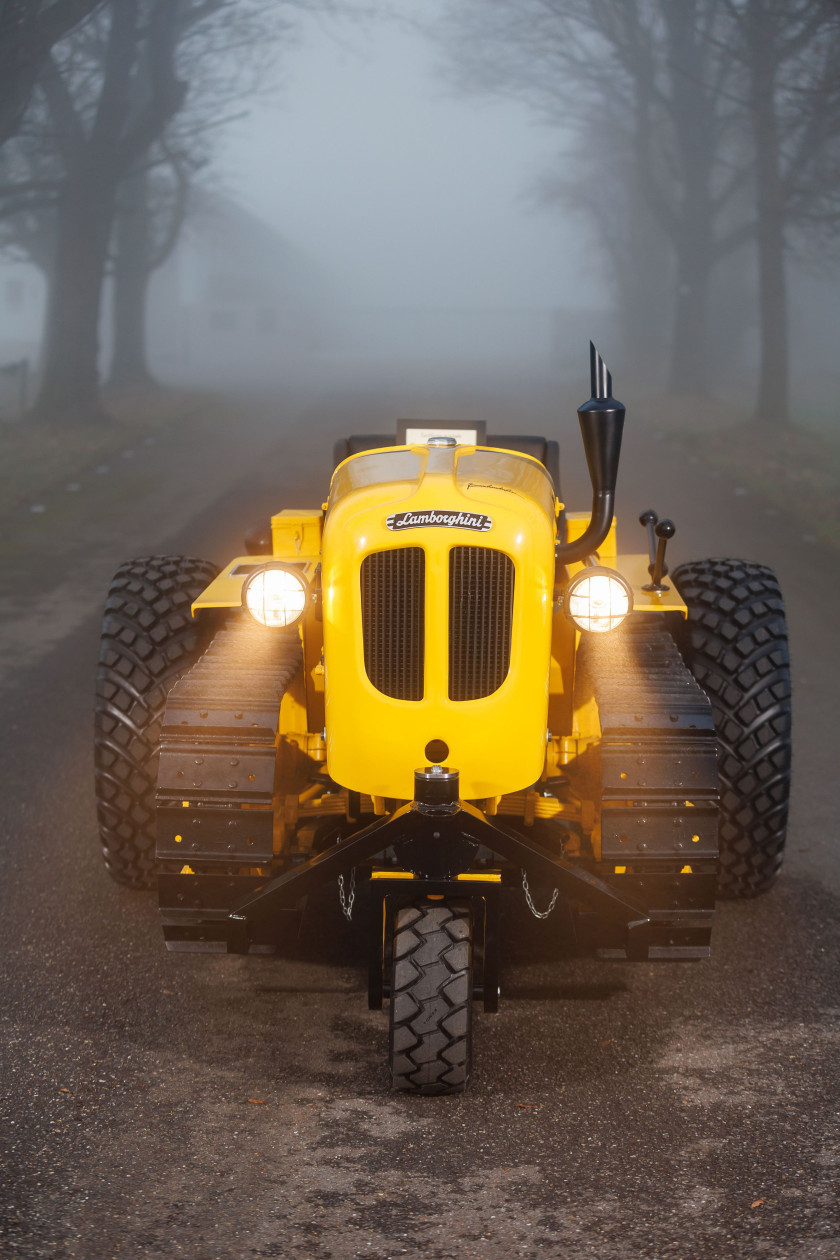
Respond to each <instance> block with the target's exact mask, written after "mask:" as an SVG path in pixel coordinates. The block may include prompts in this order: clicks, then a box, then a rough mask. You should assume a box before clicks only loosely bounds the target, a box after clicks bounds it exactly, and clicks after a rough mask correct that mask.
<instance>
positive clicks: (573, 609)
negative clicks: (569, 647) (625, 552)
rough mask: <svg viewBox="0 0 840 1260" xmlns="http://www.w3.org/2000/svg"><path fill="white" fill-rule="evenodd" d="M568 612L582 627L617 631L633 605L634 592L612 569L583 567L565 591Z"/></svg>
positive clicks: (596, 630)
mask: <svg viewBox="0 0 840 1260" xmlns="http://www.w3.org/2000/svg"><path fill="white" fill-rule="evenodd" d="M565 602H566V612H567V613H568V615H569V616H570V617H571V619H572V621H573V622H574V623H575V625H576V626H579V627H580V629H581V630H591V631H594V632H595V633H596V634H597V633H602V632H603V631H605V630H615V629H616V627H617V626H620V625H621V623H622V621H623V620H624V618H625V617H626V616H627V614H628V613H629V612H630V611H631V609H632V608H633V592H632V591H631V590H630V587H629V586H628V584H627V583H626V582H625V580H624V578H623V577H621V575H620V574H619V573H616V572H615V571H614V570H612V569H583V570H582V572H580V573H577V574H575V576H574V577H573V578H572V580H571V582H570V583H569V586H568V588H567V591H566V601H565Z"/></svg>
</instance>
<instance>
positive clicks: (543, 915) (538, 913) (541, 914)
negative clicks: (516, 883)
mask: <svg viewBox="0 0 840 1260" xmlns="http://www.w3.org/2000/svg"><path fill="white" fill-rule="evenodd" d="M522 890H523V892H524V893H525V900H526V901H527V903H528V909H529V910H530V911H531V914H532V915H533V916H534V918H535V919H547V918H548V916H549V915H550V914H551V912H552V910H553V909H554V907H555V906H556V905H557V898H558V896H559V893H560V889H559V888H555V889H554V892H553V893H552V894H551V901H550V902H549V903H548V909H547V910H538V909H537V907H536V906H535V905H534V900H533V898H532V896H531V889H530V888H529V887H528V876H527V875H526V874H525V872H524V871H523V872H522Z"/></svg>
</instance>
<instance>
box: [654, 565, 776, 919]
mask: <svg viewBox="0 0 840 1260" xmlns="http://www.w3.org/2000/svg"><path fill="white" fill-rule="evenodd" d="M673 577H674V583H675V585H676V587H677V589H678V590H679V592H680V595H681V596H682V598H683V599H684V600H685V603H686V606H687V608H688V621H687V624H686V626H685V629H684V632H683V636H682V642H681V644H680V646H681V648H682V653H683V657H684V659H685V662H686V664H687V665H688V667H689V669H690V670H691V672H692V674H693V675H694V677H695V678H696V679H697V681H698V682H699V684H700V686H701V687H702V688H703V690H704V691H705V692H706V694H707V695H708V697H709V699H710V700H711V702H712V710H713V712H714V719H715V729H716V732H717V739H718V770H719V775H720V796H721V808H720V865H719V867H718V893H719V894H720V895H721V896H723V897H755V896H757V895H758V894H759V893H762V892H765V891H766V890H767V889H768V888H769V887H770V886H771V884H772V883H773V882H774V880H775V878H776V876H777V875H778V873H779V868H780V867H781V865H782V857H783V855H784V848H785V834H786V829H787V815H788V797H789V794H790V760H791V702H790V660H789V656H788V640H787V624H786V621H785V608H784V603H783V601H782V593H781V591H780V589H779V583H778V581H777V580H776V576H775V574H774V573H773V571H772V570H771V569H768V568H766V567H765V566H764V565H763V564H749V563H747V562H746V561H743V560H700V561H696V562H694V563H691V564H683V565H680V567H679V568H678V569H677V570H676V571H675V572H674V574H673Z"/></svg>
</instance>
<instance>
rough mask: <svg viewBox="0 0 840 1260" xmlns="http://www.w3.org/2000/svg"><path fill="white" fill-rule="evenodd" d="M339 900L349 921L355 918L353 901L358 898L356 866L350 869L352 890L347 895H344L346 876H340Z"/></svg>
mask: <svg viewBox="0 0 840 1260" xmlns="http://www.w3.org/2000/svg"><path fill="white" fill-rule="evenodd" d="M338 900H339V901H340V902H341V909H342V910H343V911H344V917H345V919H346V920H347V922H348V923H351V922H352V920H353V902H354V901H355V900H356V868H355V866H354V867H353V868H352V870H351V871H350V891H349V893H348V894H347V896H345V895H344V876H343V875H339V877H338Z"/></svg>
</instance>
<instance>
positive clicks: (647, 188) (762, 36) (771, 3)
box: [436, 0, 840, 424]
mask: <svg viewBox="0 0 840 1260" xmlns="http://www.w3.org/2000/svg"><path fill="white" fill-rule="evenodd" d="M436 38H437V39H439V40H440V41H441V42H442V45H443V47H444V49H445V52H446V56H447V59H448V62H449V65H450V66H451V69H452V75H453V78H454V80H455V82H456V83H457V84H458V86H459V87H460V88H462V89H466V90H469V91H473V92H479V93H489V94H502V95H508V96H511V97H514V98H516V99H518V100H520V101H523V102H524V103H525V104H526V105H528V106H529V107H530V108H531V109H532V110H533V111H534V113H535V114H536V116H537V117H538V118H539V119H540V120H541V121H543V122H545V123H548V124H550V125H552V126H556V127H557V128H558V130H559V131H562V132H563V133H564V135H566V136H568V135H569V134H571V137H572V141H571V147H570V148H569V150H568V151H567V153H566V154H565V155H564V159H563V166H564V168H565V169H564V170H563V171H561V172H560V173H555V174H554V175H552V176H550V177H547V178H546V180H545V181H544V186H543V193H544V195H545V196H546V197H555V198H559V199H562V200H563V201H565V202H566V203H567V204H569V205H571V206H572V207H573V208H575V209H577V210H579V211H581V212H582V213H584V214H585V215H586V217H587V219H588V220H589V222H590V224H591V225H592V227H593V228H594V230H595V232H596V233H597V234H598V236H599V237H600V239H601V241H602V243H603V247H604V250H605V253H606V255H607V256H608V258H609V259H610V260H611V263H612V272H613V275H614V277H615V281H616V292H617V297H618V305H619V311H620V313H621V316H622V323H623V326H624V327H625V328H626V330H627V340H628V346H629V348H630V350H631V353H633V354H634V357H636V356H638V361H639V362H640V363H646V361H649V358H650V356H651V353H652V348H653V346H654V345H655V343H656V340H657V334H658V332H659V328H660V326H661V323H662V313H663V311H667V321H668V323H669V324H670V329H669V332H670V336H669V342H670V370H669V382H670V387H671V389H672V390H673V391H675V392H684V393H687V394H699V393H703V392H705V390H706V388H707V381H708V371H709V343H710V318H711V306H710V294H711V289H712V282H713V278H714V277H715V276H716V275H717V276H719V275H720V274H721V272H722V270H723V268H724V267H727V268H729V269H730V270H731V269H732V268H733V267H736V266H738V265H741V266H742V267H743V271H744V274H745V275H746V274H748V268H747V267H746V266H743V263H742V262H741V260H742V259H743V258H744V256H745V251H746V250H748V249H749V250H752V251H753V256H754V258H755V270H756V274H757V277H758V295H757V310H758V317H759V320H758V322H759V329H760V342H761V363H760V374H759V386H758V395H757V402H756V417H757V419H759V420H760V421H762V422H766V423H771V424H781V423H787V422H788V420H789V369H788V333H787V294H786V284H785V269H786V259H787V258H788V256H789V255H790V253H791V251H793V250H805V249H807V250H811V251H814V250H816V249H818V248H822V249H831V248H832V247H833V246H834V244H835V242H836V240H837V237H838V234H840V6H838V5H837V3H836V0H457V2H456V3H452V4H451V5H450V6H449V8H448V10H447V17H446V20H445V22H444V23H443V25H442V27H439V28H438V29H437V31H436ZM664 286H667V290H668V292H667V293H665V292H663V287H664Z"/></svg>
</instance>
